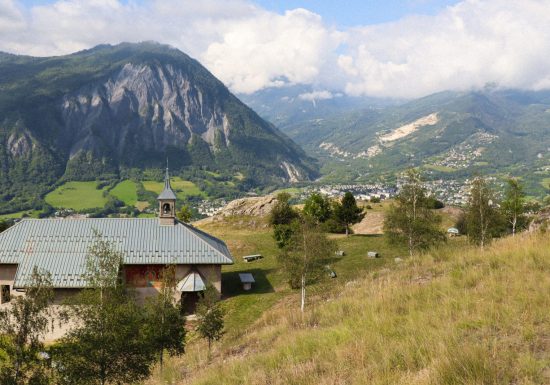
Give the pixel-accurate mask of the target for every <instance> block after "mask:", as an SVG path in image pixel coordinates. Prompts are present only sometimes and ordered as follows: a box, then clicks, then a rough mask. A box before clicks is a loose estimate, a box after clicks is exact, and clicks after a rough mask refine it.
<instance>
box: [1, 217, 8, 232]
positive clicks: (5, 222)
mask: <svg viewBox="0 0 550 385" xmlns="http://www.w3.org/2000/svg"><path fill="white" fill-rule="evenodd" d="M9 227H10V223H9V222H8V221H3V220H0V233H1V232H2V231H4V230H7V229H8V228H9Z"/></svg>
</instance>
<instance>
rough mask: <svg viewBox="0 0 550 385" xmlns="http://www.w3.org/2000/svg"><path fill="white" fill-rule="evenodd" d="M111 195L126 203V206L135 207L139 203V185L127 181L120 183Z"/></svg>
mask: <svg viewBox="0 0 550 385" xmlns="http://www.w3.org/2000/svg"><path fill="white" fill-rule="evenodd" d="M110 194H111V195H112V196H114V197H115V198H117V199H118V200H120V201H122V202H124V204H125V205H126V206H135V205H136V203H137V199H138V197H137V184H136V182H134V181H132V180H125V181H122V182H120V183H118V184H117V185H116V186H115V187H114V188H113V189H112V190H111V191H110Z"/></svg>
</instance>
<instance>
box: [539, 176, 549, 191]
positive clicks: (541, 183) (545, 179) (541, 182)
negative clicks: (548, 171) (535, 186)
mask: <svg viewBox="0 0 550 385" xmlns="http://www.w3.org/2000/svg"><path fill="white" fill-rule="evenodd" d="M540 185H541V186H542V187H544V188H545V189H550V187H549V186H550V178H544V179H543V180H541V181H540Z"/></svg>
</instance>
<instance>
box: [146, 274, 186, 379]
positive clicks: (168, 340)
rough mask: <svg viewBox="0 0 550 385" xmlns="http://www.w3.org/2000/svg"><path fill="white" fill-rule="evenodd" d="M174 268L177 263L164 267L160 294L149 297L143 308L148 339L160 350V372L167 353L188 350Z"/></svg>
mask: <svg viewBox="0 0 550 385" xmlns="http://www.w3.org/2000/svg"><path fill="white" fill-rule="evenodd" d="M175 270H176V267H175V265H170V266H167V267H165V268H164V269H163V270H162V273H161V287H160V292H159V295H157V296H154V297H152V298H150V299H148V300H147V302H146V304H145V307H144V312H145V317H146V319H147V323H146V333H147V339H148V340H149V341H150V342H149V343H150V346H151V348H152V349H153V350H155V351H156V352H157V355H158V362H159V364H160V370H161V371H162V369H163V363H164V353H165V352H167V353H168V354H169V355H170V356H176V355H180V354H183V353H184V351H185V336H186V331H185V316H184V315H183V313H182V312H181V308H180V306H178V303H177V302H176V300H175V293H176V280H175V272H176V271H175Z"/></svg>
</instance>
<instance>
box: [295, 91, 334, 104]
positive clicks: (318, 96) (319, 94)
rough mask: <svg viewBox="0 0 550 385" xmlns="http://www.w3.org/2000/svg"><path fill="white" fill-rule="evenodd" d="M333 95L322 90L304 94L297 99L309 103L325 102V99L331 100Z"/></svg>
mask: <svg viewBox="0 0 550 385" xmlns="http://www.w3.org/2000/svg"><path fill="white" fill-rule="evenodd" d="M334 96H335V95H333V94H332V92H330V91H327V90H324V91H313V92H307V93H304V94H300V95H298V98H300V99H302V100H307V101H310V102H314V101H315V100H326V99H332V98H334Z"/></svg>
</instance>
